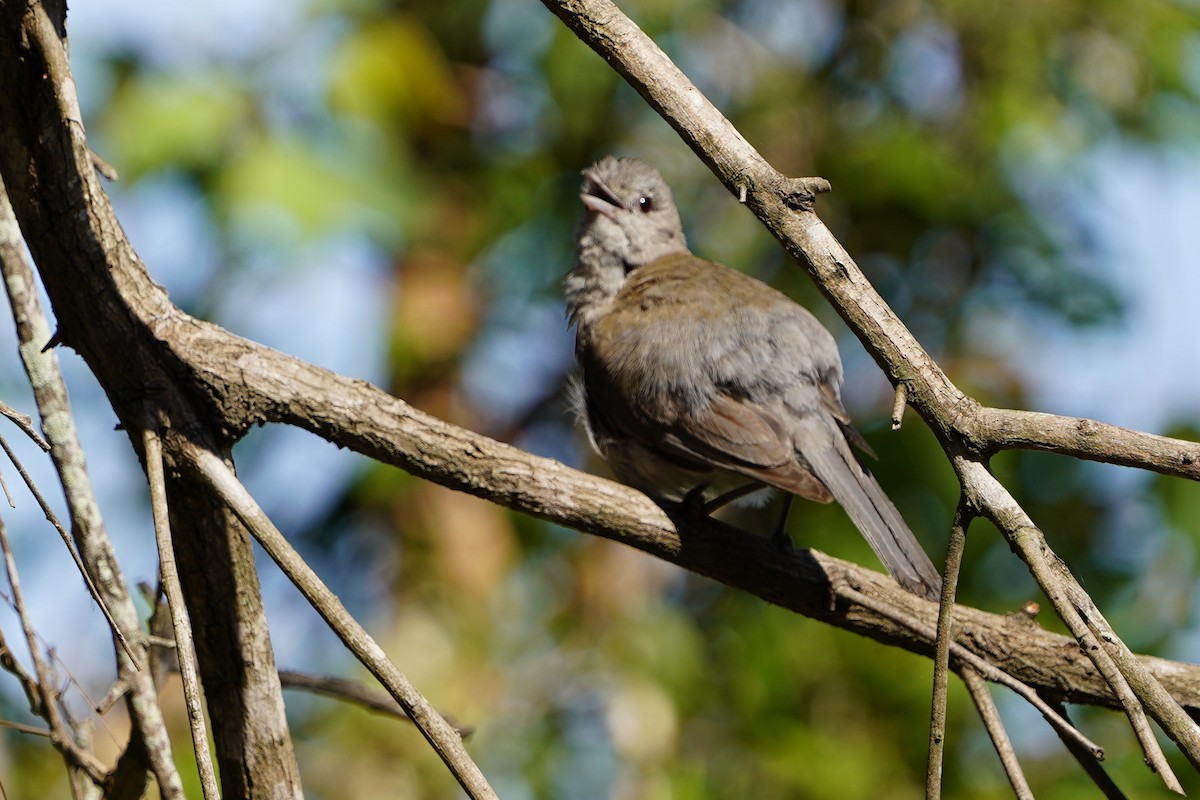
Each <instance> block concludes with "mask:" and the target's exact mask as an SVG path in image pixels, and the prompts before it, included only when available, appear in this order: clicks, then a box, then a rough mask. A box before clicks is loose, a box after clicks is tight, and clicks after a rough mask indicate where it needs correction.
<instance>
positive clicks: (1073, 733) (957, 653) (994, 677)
mask: <svg viewBox="0 0 1200 800" xmlns="http://www.w3.org/2000/svg"><path fill="white" fill-rule="evenodd" d="M834 593H835V594H837V596H838V597H841V598H843V599H845V600H848V601H850V602H852V603H857V604H859V605H861V606H864V607H866V608H869V609H871V610H872V611H874V612H875V613H877V614H879V615H881V616H885V617H888V618H889V619H891V620H892V621H893V622H895V623H896V624H897V625H902V626H904V627H905V628H908V629H909V630H911V631H912V632H913V633H915V634H916V635H918V636H920V637H921V638H922V639H924V640H925V641H927V642H929V643H931V644H932V643H933V642H934V641H935V640H936V639H937V631H936V630H935V628H934V626H933V625H926V624H925V623H923V622H921V621H919V620H917V619H915V618H913V617H909V616H907V615H905V614H904V613H902V612H901V611H900V610H899V609H897V608H895V607H892V606H888V605H886V604H884V603H881V602H878V601H876V600H875V599H874V598H873V597H869V596H868V595H866V594H863V593H862V592H860V591H858V590H857V589H854V588H852V587H850V586H845V585H839V586H837V587H835V589H834ZM950 655H951V656H952V657H953V658H955V659H957V660H958V661H959V662H960V663H962V664H963V665H964V666H968V667H970V668H971V669H974V670H975V671H976V672H978V673H979V675H980V676H981V677H983V678H984V679H986V680H989V681H991V682H992V683H997V684H1000V685H1001V686H1004V687H1005V688H1007V689H1011V690H1012V691H1014V692H1016V693H1017V694H1018V695H1020V696H1021V697H1022V698H1023V699H1024V700H1025V701H1026V702H1028V703H1029V704H1030V705H1032V706H1033V707H1034V708H1036V709H1037V710H1038V712H1039V713H1040V714H1041V715H1042V717H1043V718H1044V719H1045V720H1046V721H1047V722H1049V723H1050V725H1052V726H1053V727H1054V729H1055V730H1057V731H1060V732H1061V735H1063V736H1070V737H1072V738H1073V739H1075V740H1076V741H1077V742H1078V743H1079V745H1080V747H1083V748H1085V749H1086V750H1087V751H1088V752H1090V753H1091V754H1092V755H1093V757H1095V758H1097V759H1100V758H1103V757H1104V748H1102V747H1100V746H1099V745H1098V744H1096V743H1095V742H1093V741H1092V740H1091V739H1089V738H1087V737H1086V736H1084V735H1083V733H1082V732H1080V731H1079V729H1077V728H1076V727H1075V726H1074V725H1072V724H1071V723H1070V722H1069V721H1068V720H1067V719H1065V718H1063V717H1062V716H1061V715H1060V714H1059V713H1058V712H1057V711H1055V710H1054V709H1053V708H1052V707H1051V706H1050V705H1049V704H1048V703H1046V701H1045V700H1044V699H1042V697H1041V696H1039V695H1038V693H1037V692H1036V691H1034V690H1033V689H1031V688H1030V687H1028V686H1026V685H1025V684H1024V683H1022V682H1021V681H1019V680H1017V679H1016V678H1014V677H1013V676H1011V675H1009V674H1008V673H1007V672H1004V671H1003V670H1000V669H998V668H997V667H996V666H994V665H993V664H990V663H988V662H987V661H984V660H983V659H982V658H980V657H979V656H977V655H976V654H975V653H972V652H971V651H970V650H968V649H967V648H965V647H963V646H962V645H960V644H958V643H957V642H953V643H951V645H950Z"/></svg>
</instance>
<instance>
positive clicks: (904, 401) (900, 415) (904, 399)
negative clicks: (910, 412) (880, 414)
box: [892, 383, 908, 431]
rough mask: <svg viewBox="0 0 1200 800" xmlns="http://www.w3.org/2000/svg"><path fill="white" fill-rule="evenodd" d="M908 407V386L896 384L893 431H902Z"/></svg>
mask: <svg viewBox="0 0 1200 800" xmlns="http://www.w3.org/2000/svg"><path fill="white" fill-rule="evenodd" d="M907 407H908V386H906V385H905V384H903V383H897V384H896V396H895V397H894V398H892V430H894V431H898V430H900V426H901V425H902V424H903V423H904V409H905V408H907Z"/></svg>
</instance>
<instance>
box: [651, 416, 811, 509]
mask: <svg viewBox="0 0 1200 800" xmlns="http://www.w3.org/2000/svg"><path fill="white" fill-rule="evenodd" d="M661 444H662V446H663V447H665V448H667V449H669V450H672V451H674V452H675V454H676V455H678V456H683V457H690V458H698V459H700V460H702V461H705V462H707V463H710V464H713V465H716V466H720V467H724V468H726V469H729V470H732V471H734V472H740V473H741V474H743V475H746V476H748V477H751V478H754V479H756V480H759V481H762V482H763V483H766V484H769V485H771V486H775V487H777V488H780V489H783V490H784V491H788V492H791V493H793V494H797V495H800V496H801V497H807V498H809V499H810V500H816V501H817V502H821V503H827V502H829V501H830V500H831V499H833V496H832V495H831V494H830V493H829V490H828V489H826V488H825V486H824V484H822V483H821V481H819V480H818V479H817V478H816V477H814V476H813V474H812V473H811V472H809V471H808V470H806V469H805V468H804V467H802V466H800V464H798V463H797V461H796V453H795V448H794V446H793V444H792V439H791V437H790V436H789V435H788V434H787V432H786V430H785V429H784V427H783V425H782V424H780V422H779V421H778V420H777V419H776V418H775V416H774V415H773V414H771V412H770V411H768V410H767V409H764V408H763V407H762V406H760V405H757V404H756V403H752V402H750V401H748V400H742V399H738V398H734V397H730V396H729V395H725V394H720V395H717V396H716V397H715V398H714V399H713V401H712V402H711V403H710V404H709V406H708V408H707V409H706V410H705V411H704V412H702V413H699V414H695V413H693V414H685V415H682V416H680V417H678V418H677V419H676V420H675V424H673V425H671V426H670V428H669V429H668V430H667V431H666V433H665V435H664V436H663V439H662V440H661Z"/></svg>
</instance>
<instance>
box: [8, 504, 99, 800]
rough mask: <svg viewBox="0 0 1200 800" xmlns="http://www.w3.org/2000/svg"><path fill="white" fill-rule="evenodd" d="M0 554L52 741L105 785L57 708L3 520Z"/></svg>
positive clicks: (67, 758)
mask: <svg viewBox="0 0 1200 800" xmlns="http://www.w3.org/2000/svg"><path fill="white" fill-rule="evenodd" d="M0 552H2V553H3V556H4V569H5V572H6V573H7V574H8V585H9V587H10V588H11V590H12V599H13V607H14V608H15V609H16V612H17V617H18V619H19V620H20V621H21V629H22V630H23V631H24V633H25V643H26V645H27V646H28V647H29V654H30V658H31V659H32V660H33V672H34V674H35V675H36V676H37V687H38V694H39V699H40V701H41V703H40V705H41V708H40V713H41V716H42V718H43V719H45V720H46V722H48V723H50V741H51V742H53V743H54V746H55V747H57V748H58V750H59V752H61V753H62V755H63V758H64V760H65V761H66V762H67V766H68V768H73V769H81V770H83V771H84V772H86V773H87V775H88V777H89V778H90V779H91V780H92V781H93V782H94V783H97V784H99V783H102V782H103V780H104V770H103V768H101V767H100V766H99V765H98V764H97V763H96V761H95V759H93V758H92V757H90V756H89V755H88V754H86V753H84V752H83V751H82V750H80V749H79V748H78V747H77V746H76V744H75V738H74V735H73V734H72V733H71V731H70V730H69V729H68V728H67V726H66V723H65V722H64V721H63V717H62V712H61V710H60V709H59V706H58V697H57V696H56V695H55V691H54V679H53V676H52V675H51V674H50V668H49V667H48V666H47V664H46V661H45V659H44V658H42V649H41V646H40V645H39V644H38V636H37V632H36V631H34V629H33V622H32V621H31V620H30V619H29V614H28V612H27V611H26V609H25V596H24V593H23V592H22V591H21V579H20V576H19V575H18V574H17V562H16V560H15V559H14V558H13V554H12V547H11V546H10V545H9V541H8V530H7V527H6V526H5V524H4V521H3V520H2V519H0Z"/></svg>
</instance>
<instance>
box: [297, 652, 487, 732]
mask: <svg viewBox="0 0 1200 800" xmlns="http://www.w3.org/2000/svg"><path fill="white" fill-rule="evenodd" d="M279 683H280V684H281V685H282V686H283V688H285V689H301V690H303V691H306V692H312V693H313V694H320V695H325V696H326V697H332V698H334V699H335V700H342V701H344V702H348V703H355V704H357V705H360V706H362V707H364V708H368V709H370V710H371V711H378V712H379V713H380V714H387V715H388V716H392V717H395V718H396V719H402V720H405V721H406V722H412V719H411V718H410V717H409V716H408V714H405V713H404V709H403V708H401V707H400V705H399V704H398V703H397V702H396V700H395V699H394V698H393V697H392V696H391V695H390V694H388V693H387V692H381V691H379V690H378V689H372V688H370V687H369V686H363V685H362V684H361V683H359V682H358V681H354V680H350V679H349V678H339V677H336V676H333V675H312V674H310V673H307V672H298V671H296V670H291V669H281V670H279ZM438 713H439V714H441V713H442V712H440V711H439V712H438ZM442 718H443V719H444V720H446V722H449V723H450V725H452V726H453V727H454V730H456V731H458V735H459V736H461V737H463V738H464V739H466V738H467V737H469V736H470V735H471V734H473V733H474V732H475V729H474V728H473V727H471V726H470V725H461V724H459V723H458V722H456V721H455V720H454V718H453V717H451V716H450V715H449V714H442Z"/></svg>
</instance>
